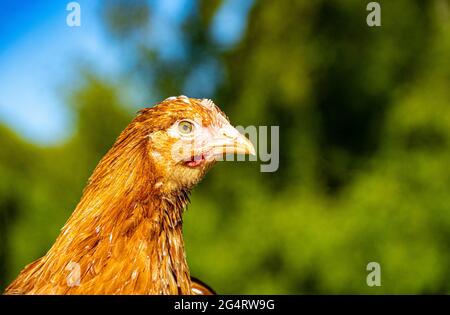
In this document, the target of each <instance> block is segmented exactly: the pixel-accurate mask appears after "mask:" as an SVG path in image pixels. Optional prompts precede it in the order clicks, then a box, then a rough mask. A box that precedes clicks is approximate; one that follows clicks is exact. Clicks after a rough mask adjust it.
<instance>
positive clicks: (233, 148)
mask: <svg viewBox="0 0 450 315" xmlns="http://www.w3.org/2000/svg"><path fill="white" fill-rule="evenodd" d="M219 131H220V132H219V134H218V135H217V136H215V137H214V139H213V140H212V141H211V143H210V148H211V149H212V151H213V154H214V156H222V155H223V154H248V155H256V151H255V147H254V146H253V144H252V143H251V142H250V140H248V139H247V138H246V137H245V136H244V135H243V134H241V133H240V132H239V131H238V130H237V129H236V128H234V127H232V126H231V125H229V126H226V127H223V128H221V129H220V130H219Z"/></svg>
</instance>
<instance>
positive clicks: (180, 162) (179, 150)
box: [5, 96, 255, 294]
mask: <svg viewBox="0 0 450 315" xmlns="http://www.w3.org/2000/svg"><path fill="white" fill-rule="evenodd" d="M224 153H236V154H255V150H254V147H253V145H252V144H251V142H250V141H249V140H248V139H247V138H246V137H245V136H243V135H241V134H240V133H239V132H238V131H237V130H236V129H235V128H233V127H232V126H231V125H230V123H229V120H228V118H227V117H226V115H225V114H224V113H223V112H222V111H221V110H220V109H219V108H218V107H217V106H216V105H215V104H214V103H213V102H212V101H211V100H207V99H193V98H187V97H186V96H179V97H170V98H168V99H166V100H164V101H162V102H161V103H159V104H158V105H156V106H154V107H151V108H145V109H143V110H141V111H140V112H139V114H138V115H137V117H136V118H135V119H134V120H133V121H132V122H131V123H130V124H129V125H128V126H127V127H126V129H125V130H124V131H123V132H122V133H121V134H120V136H119V137H118V139H117V141H116V142H115V144H114V145H113V147H112V148H111V149H110V150H109V152H108V153H107V154H106V155H105V156H104V157H103V158H102V160H101V161H100V163H99V164H98V165H97V167H96V168H95V170H94V172H93V174H92V175H91V177H90V179H89V181H88V185H87V187H86V188H85V189H84V191H83V195H82V197H81V200H80V202H79V203H78V205H77V207H76V208H75V210H74V212H73V213H72V215H71V216H70V218H69V220H68V221H67V223H66V224H65V225H64V227H63V228H62V230H61V233H60V235H59V236H58V238H57V239H56V241H55V243H54V244H53V246H52V247H51V248H50V250H49V251H48V252H47V254H46V255H45V256H43V257H42V258H40V259H38V260H36V261H34V262H33V263H31V264H29V265H28V266H26V267H25V268H24V270H23V271H22V272H21V273H20V274H19V276H18V277H17V278H16V279H15V280H14V281H13V282H12V283H11V284H10V285H9V286H8V287H7V289H6V291H5V293H6V294H211V293H213V291H212V290H211V289H209V287H207V286H206V285H204V284H203V283H202V282H200V281H197V280H194V279H192V278H191V276H190V272H189V268H188V265H187V262H186V257H185V250H184V241H183V235H182V214H183V210H184V208H185V207H186V205H187V203H188V202H189V192H190V190H191V189H192V188H193V187H194V186H195V185H196V184H197V183H198V182H199V181H200V180H201V179H202V177H203V176H204V175H205V173H206V172H207V170H208V169H209V168H210V167H211V166H212V165H213V164H214V163H215V162H216V160H219V159H218V157H221V156H223V154H224Z"/></svg>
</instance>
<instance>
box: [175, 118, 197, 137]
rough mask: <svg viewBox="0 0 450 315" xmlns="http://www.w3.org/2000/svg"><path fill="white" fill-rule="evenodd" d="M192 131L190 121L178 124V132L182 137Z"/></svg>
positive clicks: (192, 125) (192, 126)
mask: <svg viewBox="0 0 450 315" xmlns="http://www.w3.org/2000/svg"><path fill="white" fill-rule="evenodd" d="M193 130H194V124H193V123H191V122H190V121H187V120H183V121H181V122H180V123H179V124H178V131H179V132H180V133H181V134H183V135H189V134H191V133H192V131H193Z"/></svg>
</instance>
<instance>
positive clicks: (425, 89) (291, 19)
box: [0, 0, 450, 294]
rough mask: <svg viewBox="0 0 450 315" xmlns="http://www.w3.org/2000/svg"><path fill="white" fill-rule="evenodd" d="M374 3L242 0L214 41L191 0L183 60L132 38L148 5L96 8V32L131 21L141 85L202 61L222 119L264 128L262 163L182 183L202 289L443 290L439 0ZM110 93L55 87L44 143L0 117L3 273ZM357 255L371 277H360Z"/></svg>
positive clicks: (65, 200)
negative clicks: (276, 151) (246, 4)
mask: <svg viewBox="0 0 450 315" xmlns="http://www.w3.org/2000/svg"><path fill="white" fill-rule="evenodd" d="M380 3H381V6H382V27H380V28H369V27H367V26H366V24H365V17H366V14H367V12H366V10H365V5H366V3H365V2H364V1H363V2H361V1H325V0H324V1H296V2H293V3H288V2H284V1H256V2H255V4H254V7H253V8H252V10H251V12H250V15H249V19H248V23H247V28H246V31H245V34H244V36H243V39H242V40H241V41H240V42H239V43H238V44H237V45H236V47H234V48H232V49H229V50H223V49H218V48H217V47H216V45H215V43H214V40H213V39H212V38H211V36H209V31H208V27H209V24H210V23H211V20H212V17H213V16H214V12H216V10H217V9H218V8H220V3H219V2H217V1H202V2H199V3H198V6H199V8H198V13H197V14H194V15H192V16H190V17H189V18H188V19H187V20H186V21H185V22H184V24H183V25H182V30H183V41H184V45H185V47H186V51H187V52H186V56H184V57H183V59H182V60H167V59H166V58H163V57H162V56H161V55H160V54H159V51H158V49H157V48H155V47H151V46H148V45H145V42H146V40H147V37H146V36H147V34H146V32H144V31H142V30H143V29H145V27H144V26H145V24H146V23H148V20H149V19H151V14H152V12H151V8H145V9H142V10H141V9H139V8H138V5H137V4H136V5H135V6H134V7H133V10H131V11H126V8H123V7H121V5H123V4H122V3H121V2H120V1H115V2H112V3H111V4H109V5H108V6H107V7H106V8H105V14H103V16H104V18H105V25H106V26H107V29H108V30H109V31H110V33H111V34H112V35H113V36H112V39H111V40H117V39H118V38H119V39H121V40H122V39H123V37H124V36H125V35H127V34H133V36H131V37H130V38H128V39H127V49H128V50H131V51H133V54H132V55H133V56H134V63H133V65H130V67H129V70H128V71H129V73H127V74H133V75H134V76H135V77H136V78H137V80H138V81H139V82H140V83H141V84H142V85H143V86H148V87H149V92H148V93H149V95H150V96H149V98H151V99H153V100H154V101H155V102H156V101H157V100H159V99H161V98H164V97H167V96H171V95H176V94H182V93H185V94H187V95H190V94H189V92H190V91H189V90H187V91H186V88H185V87H186V85H185V84H186V82H187V81H188V80H190V78H192V77H191V74H192V72H194V71H195V70H196V69H198V68H199V67H201V66H202V64H203V63H204V62H205V61H206V60H214V61H215V62H216V63H217V64H219V65H220V69H221V71H218V72H217V73H216V76H217V77H218V78H219V80H218V81H217V82H219V84H218V86H217V87H216V90H215V92H214V95H213V97H212V98H213V99H214V100H215V101H216V103H217V104H219V105H220V106H221V107H222V108H223V109H224V110H225V112H227V113H228V114H229V116H230V119H231V121H232V122H233V123H234V124H235V125H256V126H260V125H279V126H280V168H279V170H278V171H277V172H275V173H260V172H259V164H258V163H255V162H247V163H237V162H236V163H231V162H226V163H221V164H219V165H217V166H216V167H215V168H214V169H213V170H211V172H210V173H209V174H208V175H207V177H206V178H205V180H204V181H203V182H202V183H201V184H200V185H199V186H198V187H197V188H196V189H195V190H194V192H193V194H192V204H191V205H190V206H189V209H188V211H187V213H186V215H185V224H184V232H185V241H186V246H187V257H188V261H189V264H190V267H191V272H192V274H193V275H195V276H196V277H199V278H200V279H202V280H204V281H205V282H206V283H208V284H210V285H211V286H212V287H213V288H215V289H216V290H217V291H218V292H220V293H368V294H372V293H373V294H378V293H450V282H449V281H448V280H449V275H450V251H449V249H450V195H449V193H448V191H449V188H450V176H449V172H448V164H447V163H448V161H449V159H450V147H449V143H450V107H449V101H450V90H449V89H448V87H449V86H450V59H449V58H448V56H449V55H450V22H449V19H448V16H449V14H450V11H449V6H448V1H445V0H440V1H439V0H436V1H427V2H421V1H380ZM446 4H447V6H446ZM124 12H126V14H125V13H124ZM133 12H134V13H133ZM121 14H125V16H122V15H121ZM127 14H128V15H129V16H127ZM133 14H136V15H138V19H137V20H133V19H132V17H133ZM149 16H150V18H149ZM128 22H129V23H128ZM133 30H137V31H139V32H133ZM136 65H139V66H138V67H137V66H136ZM149 73H152V76H149V75H148V74H149ZM150 77H152V79H151V80H150V79H149V78H150ZM190 86H192V83H191V84H190ZM194 86H195V82H194ZM150 88H151V90H150ZM200 91H201V90H200ZM122 92H123V89H122V86H121V85H114V84H111V83H108V82H104V81H101V80H100V79H98V78H96V76H95V74H89V75H87V76H86V78H85V83H84V84H83V85H81V86H79V87H78V88H77V89H76V90H75V91H73V93H72V94H71V96H70V97H69V103H70V104H71V105H72V108H73V112H74V120H75V125H76V129H75V133H74V135H73V137H72V138H71V139H69V140H68V141H67V142H66V143H63V144H61V145H58V146H55V147H51V148H41V147H36V146H34V145H32V144H29V143H26V142H25V141H24V140H21V139H19V138H18V137H17V136H15V135H14V134H12V132H11V131H9V130H6V129H5V128H1V129H0V139H1V140H0V144H1V147H2V150H1V151H0V177H1V179H2V180H1V182H0V216H1V218H2V220H1V222H0V227H1V233H0V235H1V237H2V240H1V242H0V243H1V245H0V246H1V247H0V268H1V270H0V272H1V273H0V280H1V283H0V284H1V286H4V285H6V284H7V283H8V282H9V281H10V280H11V279H12V278H13V277H14V276H15V275H16V274H17V272H18V271H19V270H20V269H21V268H22V267H23V266H24V265H25V264H26V263H29V262H31V261H32V260H33V259H36V258H38V257H39V256H41V255H42V254H44V253H45V251H46V250H48V248H49V246H50V245H51V244H52V242H53V240H54V238H55V237H56V235H57V234H58V232H59V228H60V227H61V226H62V225H63V224H64V222H65V220H66V219H67V218H68V216H69V215H70V213H71V211H72V210H73V209H74V207H75V205H76V203H77V201H78V200H79V197H80V195H81V191H82V188H83V187H84V185H85V183H86V181H87V179H88V177H89V175H90V173H91V172H92V170H93V168H94V167H95V164H96V163H97V162H98V161H99V159H100V158H101V156H102V155H103V154H105V153H106V151H107V150H108V148H109V147H110V146H111V145H112V143H113V142H114V139H115V138H116V137H117V135H118V134H119V132H120V130H122V129H123V128H124V127H125V126H126V124H127V122H128V121H129V120H130V118H131V114H132V110H130V109H129V108H127V107H125V106H124V103H126V102H128V101H127V100H125V101H123V100H121V99H120V97H119V95H122ZM192 96H194V97H202V96H203V95H192ZM207 96H209V95H207ZM371 261H376V262H379V263H380V264H381V271H382V280H381V282H382V286H381V287H377V288H371V287H368V286H367V285H366V276H367V273H368V272H367V271H366V265H367V263H369V262H371Z"/></svg>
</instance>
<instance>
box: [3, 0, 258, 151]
mask: <svg viewBox="0 0 450 315" xmlns="http://www.w3.org/2000/svg"><path fill="white" fill-rule="evenodd" d="M69 2H70V1H61V0H59V1H56V0H54V1H49V0H47V1H44V0H35V1H29V2H26V4H24V2H23V1H8V2H6V1H3V2H2V3H1V4H0V123H2V124H7V125H8V126H10V127H11V128H13V129H14V130H16V131H17V132H18V133H19V134H20V135H22V136H24V137H25V138H27V139H29V140H31V141H33V142H36V143H39V144H52V143H55V142H58V141H61V140H63V139H65V138H66V137H67V136H68V135H70V132H71V118H70V111H69V110H68V108H67V107H66V106H65V104H64V90H61V89H60V87H61V86H67V85H68V84H73V83H75V82H76V76H77V69H76V66H77V64H79V63H78V61H80V60H83V61H87V62H89V64H92V65H95V71H96V72H98V73H100V74H103V75H105V76H108V77H111V78H114V77H117V76H118V75H119V74H120V66H121V62H120V57H121V55H120V51H119V49H118V47H114V44H113V42H112V41H110V40H109V39H108V38H107V36H105V34H104V32H103V29H102V27H101V25H100V21H99V17H98V9H99V7H98V6H99V5H101V1H98V0H79V1H77V2H78V3H79V4H80V7H81V27H69V26H67V24H66V16H67V14H68V13H69V12H68V11H66V5H67V3H69ZM149 2H150V4H151V5H152V14H154V15H155V16H154V18H153V19H152V21H153V22H152V23H153V24H152V26H151V27H152V28H153V29H155V30H157V32H153V34H154V35H153V36H151V38H149V44H153V45H158V47H163V48H162V49H164V50H163V51H161V53H162V54H165V55H167V56H168V57H169V58H170V57H171V56H172V53H174V52H177V51H180V50H179V48H180V45H182V36H180V34H179V32H177V31H176V29H175V28H174V27H176V24H177V23H179V22H182V21H183V19H184V18H186V16H187V15H188V14H190V13H192V10H195V9H196V7H195V1H190V0H170V1H156V0H151V1H149ZM252 3H253V1H250V0H248V1H247V0H244V1H241V0H228V1H225V3H224V5H223V6H222V8H221V9H220V10H219V13H218V14H217V16H216V18H215V19H214V22H213V25H212V28H211V36H212V37H213V38H214V39H215V40H216V42H217V44H218V45H219V46H222V47H223V48H224V49H227V48H229V47H231V46H232V45H234V44H235V43H236V42H237V41H238V40H239V39H240V36H241V35H242V32H243V30H244V28H245V22H246V15H247V13H248V10H249V8H250V7H251V5H252ZM168 19H170V20H171V21H173V24H174V26H173V27H172V28H167V27H166V28H164V27H163V25H167V23H161V21H167V20H168ZM158 21H159V22H158ZM158 23H160V24H158ZM158 33H159V34H164V36H157V34H158Z"/></svg>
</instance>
